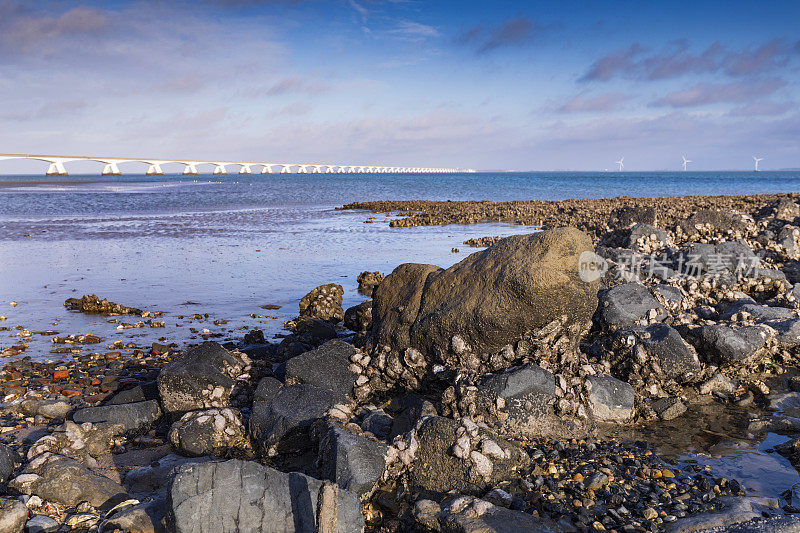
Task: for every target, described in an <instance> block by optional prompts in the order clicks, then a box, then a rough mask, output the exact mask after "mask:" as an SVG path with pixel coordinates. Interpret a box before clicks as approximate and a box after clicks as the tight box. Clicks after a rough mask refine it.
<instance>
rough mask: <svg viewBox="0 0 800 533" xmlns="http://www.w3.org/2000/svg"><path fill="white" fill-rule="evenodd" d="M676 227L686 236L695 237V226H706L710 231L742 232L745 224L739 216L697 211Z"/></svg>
mask: <svg viewBox="0 0 800 533" xmlns="http://www.w3.org/2000/svg"><path fill="white" fill-rule="evenodd" d="M677 226H679V227H680V228H681V230H683V233H684V234H686V235H696V234H697V233H698V229H697V226H708V227H710V228H711V229H717V230H722V231H727V230H731V231H744V230H745V229H747V224H746V223H745V222H744V220H743V219H742V217H741V216H740V215H737V214H736V213H732V212H730V211H719V210H715V209H698V210H697V211H695V212H694V213H692V214H691V215H689V217H688V218H686V219H683V220H679V221H678V223H677Z"/></svg>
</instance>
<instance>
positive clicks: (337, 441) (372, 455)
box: [317, 424, 387, 497]
mask: <svg viewBox="0 0 800 533" xmlns="http://www.w3.org/2000/svg"><path fill="white" fill-rule="evenodd" d="M386 449H387V446H386V444H384V443H382V442H376V441H374V440H370V439H368V438H366V437H362V436H360V435H354V434H353V433H350V432H349V431H347V430H346V429H343V428H341V427H339V426H336V425H334V424H330V426H329V428H328V430H327V432H325V434H324V436H323V437H322V439H321V440H320V443H319V454H318V457H317V471H318V472H319V476H320V477H321V478H323V479H329V480H331V481H333V482H334V483H336V484H337V485H339V487H340V488H343V489H346V490H350V491H353V492H355V493H356V494H358V495H359V496H360V497H363V496H367V495H369V494H371V493H372V491H373V490H374V489H375V484H376V483H377V481H378V480H379V479H380V477H381V474H383V469H384V467H385V466H386Z"/></svg>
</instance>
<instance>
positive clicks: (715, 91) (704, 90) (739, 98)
mask: <svg viewBox="0 0 800 533" xmlns="http://www.w3.org/2000/svg"><path fill="white" fill-rule="evenodd" d="M785 86H786V82H785V81H783V80H779V79H770V80H763V81H758V82H732V83H718V84H714V83H699V84H697V85H695V86H693V87H690V88H689V89H685V90H682V91H674V92H671V93H668V94H667V95H666V96H664V97H663V98H660V99H658V100H656V101H654V102H653V103H652V105H654V106H666V107H697V106H702V105H708V104H718V103H743V102H750V101H753V100H757V99H759V98H763V97H765V96H769V95H771V94H773V93H775V92H776V91H778V90H779V89H782V88H783V87H785Z"/></svg>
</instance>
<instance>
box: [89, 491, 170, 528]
mask: <svg viewBox="0 0 800 533" xmlns="http://www.w3.org/2000/svg"><path fill="white" fill-rule="evenodd" d="M166 516H167V501H166V498H164V497H159V498H155V499H152V500H150V501H147V502H145V503H140V504H139V505H136V506H134V507H130V508H126V509H124V510H122V511H119V512H115V513H113V514H112V515H111V516H110V517H108V518H106V519H105V520H103V522H101V524H100V531H101V532H106V531H109V532H110V531H125V532H130V533H167V529H166V527H165V524H164V521H165V519H166Z"/></svg>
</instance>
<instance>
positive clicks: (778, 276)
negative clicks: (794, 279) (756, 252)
mask: <svg viewBox="0 0 800 533" xmlns="http://www.w3.org/2000/svg"><path fill="white" fill-rule="evenodd" d="M757 273H758V277H759V278H765V279H772V280H778V281H788V280H787V278H786V274H784V273H783V272H781V271H780V270H776V269H772V268H759V269H758V271H757Z"/></svg>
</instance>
